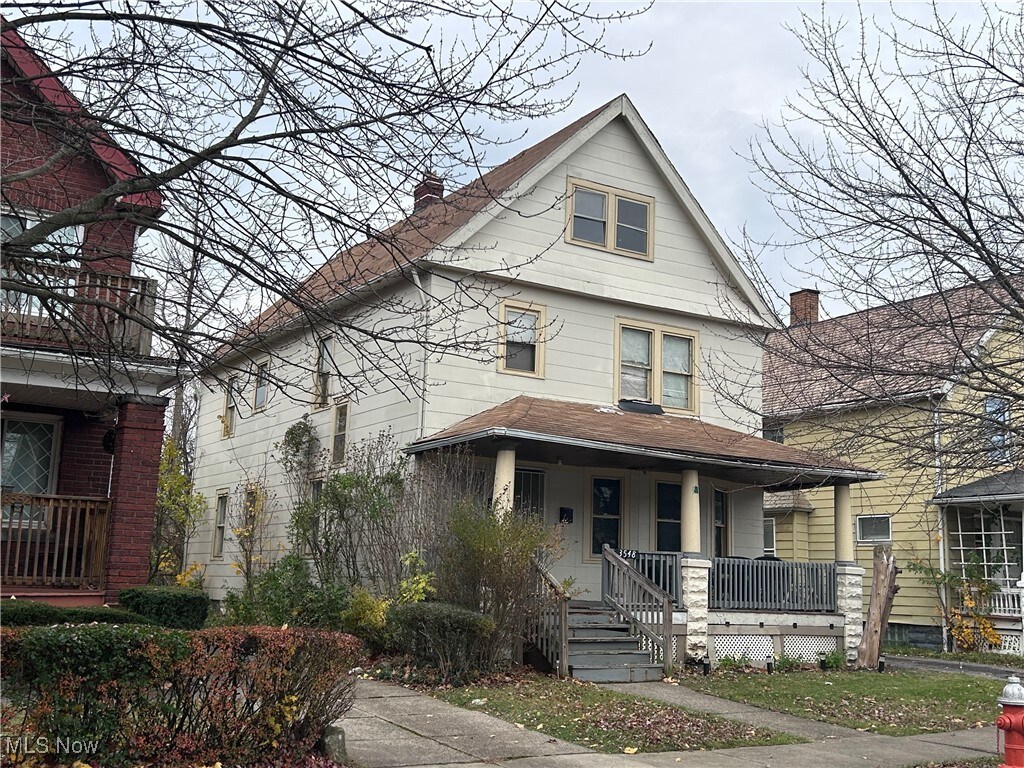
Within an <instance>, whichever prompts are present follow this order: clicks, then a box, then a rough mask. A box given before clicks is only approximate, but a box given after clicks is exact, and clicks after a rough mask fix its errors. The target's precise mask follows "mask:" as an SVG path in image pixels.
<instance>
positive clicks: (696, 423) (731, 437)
mask: <svg viewBox="0 0 1024 768" xmlns="http://www.w3.org/2000/svg"><path fill="white" fill-rule="evenodd" d="M509 443H512V444H515V446H516V449H517V458H520V459H523V460H527V461H540V462H545V463H551V464H558V463H563V464H570V465H575V466H606V467H607V466H614V467H620V468H627V469H644V470H651V471H665V472H679V471H682V470H683V469H696V470H697V471H698V472H700V473H701V474H709V475H713V476H716V477H721V478H723V479H731V480H735V481H737V482H745V483H749V484H752V485H759V486H763V487H766V488H772V489H775V490H789V489H798V488H809V487H815V486H820V485H834V484H837V483H855V482H863V481H865V480H876V479H879V478H881V477H882V475H881V474H880V473H877V472H873V471H871V470H868V469H864V468H863V467H857V466H854V465H852V464H846V463H841V462H835V461H830V460H828V459H826V458H825V457H823V456H819V455H817V454H815V453H812V452H810V451H805V450H802V449H799V448H794V447H792V446H787V445H782V444H780V443H775V442H772V441H770V440H764V439H762V438H759V437H754V436H753V435H748V434H745V433H743V432H738V431H735V430H732V429H726V428H724V427H719V426H715V425H713V424H708V423H707V422H703V421H701V420H699V419H693V418H686V417H682V416H672V415H668V414H645V413H631V412H626V411H623V410H621V409H619V408H617V407H615V406H611V405H596V404H594V403H573V402H562V401H556V400H546V399H542V398H534V397H527V396H522V395H521V396H519V397H516V398H513V399H512V400H509V401H507V402H505V403H502V404H501V405H497V406H495V407H493V408H489V409H488V410H486V411H482V412H480V413H478V414H476V415H474V416H470V417H469V418H467V419H463V420H462V421H460V422H458V423H457V424H454V425H452V426H450V427H448V428H447V429H444V430H442V431H441V432H438V433H437V434H434V435H432V436H430V437H426V438H423V439H421V440H417V441H416V442H414V443H412V444H411V445H409V446H408V447H407V448H406V449H405V450H406V452H407V453H410V454H416V453H423V452H426V451H431V450H437V449H442V448H449V447H454V446H458V445H468V446H472V448H473V450H474V452H475V453H476V454H477V455H481V456H493V455H495V454H496V453H497V451H498V450H499V449H500V448H502V447H506V446H507V445H508V444H509ZM611 454H615V455H617V456H618V459H617V460H615V459H613V458H612V456H611Z"/></svg>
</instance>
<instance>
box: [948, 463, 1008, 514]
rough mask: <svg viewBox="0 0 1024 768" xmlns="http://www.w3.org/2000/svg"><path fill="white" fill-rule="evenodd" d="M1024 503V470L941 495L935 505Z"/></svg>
mask: <svg viewBox="0 0 1024 768" xmlns="http://www.w3.org/2000/svg"><path fill="white" fill-rule="evenodd" d="M1016 501H1024V469H1011V470H1010V471H1009V472H1003V473H1001V474H998V475H992V476H990V477H985V478H982V479H981V480H975V481H974V482H973V483H966V484H964V485H961V486H958V487H956V488H950V489H949V490H948V491H945V492H944V493H940V494H939V495H938V496H936V497H935V498H934V499H932V503H933V504H939V505H943V506H944V505H953V504H981V503H985V502H988V503H994V504H1000V503H1003V504H1008V503H1012V502H1016Z"/></svg>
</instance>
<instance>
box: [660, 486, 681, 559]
mask: <svg viewBox="0 0 1024 768" xmlns="http://www.w3.org/2000/svg"><path fill="white" fill-rule="evenodd" d="M656 494H657V500H656V510H655V514H656V515H657V519H656V527H657V534H656V546H655V549H656V550H657V551H658V552H679V551H681V549H682V542H683V531H682V515H683V486H682V485H681V484H679V483H657V484H656Z"/></svg>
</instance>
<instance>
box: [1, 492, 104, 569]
mask: <svg viewBox="0 0 1024 768" xmlns="http://www.w3.org/2000/svg"><path fill="white" fill-rule="evenodd" d="M109 516H110V500H109V499H98V498H89V497H82V496H49V495H37V494H25V493H11V492H9V491H5V492H4V493H3V517H2V519H0V554H2V556H3V566H2V569H0V576H2V579H3V583H4V584H5V585H19V586H52V587H83V586H84V587H95V588H99V587H101V586H103V576H104V569H105V566H106V552H107V521H108V519H109Z"/></svg>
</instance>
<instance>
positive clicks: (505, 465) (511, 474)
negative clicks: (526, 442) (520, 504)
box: [491, 446, 516, 517]
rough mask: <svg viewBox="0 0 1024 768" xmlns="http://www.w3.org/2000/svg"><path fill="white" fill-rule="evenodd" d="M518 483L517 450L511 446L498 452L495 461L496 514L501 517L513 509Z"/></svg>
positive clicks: (494, 500) (492, 497)
mask: <svg viewBox="0 0 1024 768" xmlns="http://www.w3.org/2000/svg"><path fill="white" fill-rule="evenodd" d="M515 483H516V449H515V446H509V447H506V448H501V449H499V450H498V457H497V458H496V459H495V461H494V491H493V492H492V493H491V499H493V501H492V502H491V503H492V505H493V507H494V513H495V514H496V515H497V516H498V517H501V516H503V515H504V514H505V513H506V512H508V511H509V510H511V509H512V495H513V493H514V492H515Z"/></svg>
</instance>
